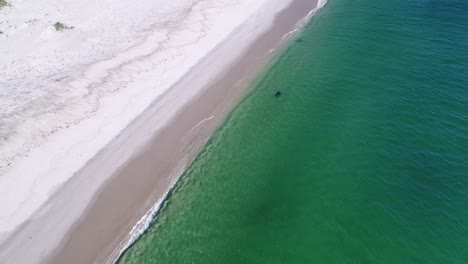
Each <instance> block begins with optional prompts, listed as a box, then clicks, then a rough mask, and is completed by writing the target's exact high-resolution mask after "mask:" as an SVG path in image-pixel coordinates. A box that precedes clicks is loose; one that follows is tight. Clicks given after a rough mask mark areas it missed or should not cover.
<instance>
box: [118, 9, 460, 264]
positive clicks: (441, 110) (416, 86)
mask: <svg viewBox="0 0 468 264" xmlns="http://www.w3.org/2000/svg"><path fill="white" fill-rule="evenodd" d="M467 18H468V2H466V1H462V0H438V1H434V0H416V1H415V0H395V1H386V0H374V1H371V0H355V1H347V0H330V1H329V3H328V4H327V6H326V7H325V8H324V9H322V10H321V11H320V12H319V14H318V15H317V16H316V17H315V18H314V19H313V21H312V22H311V23H310V24H309V25H308V26H307V27H306V28H305V29H304V30H303V32H302V33H301V34H300V35H299V36H297V39H296V40H299V39H300V41H296V40H293V41H291V43H290V45H289V46H288V47H287V48H286V49H285V50H284V52H283V53H282V54H281V55H280V56H279V57H278V58H277V59H276V60H275V62H274V63H273V64H272V65H271V67H270V68H269V69H268V71H266V72H265V73H264V74H263V75H262V76H261V77H260V78H259V79H258V80H257V82H256V83H255V84H254V85H253V87H252V90H251V92H250V93H249V95H248V96H247V97H246V98H245V100H244V101H243V102H242V103H241V104H240V105H239V106H238V107H237V108H236V109H235V111H234V112H233V113H232V114H231V116H230V118H229V119H228V120H227V121H226V122H225V124H224V125H223V126H222V127H221V128H220V129H219V130H218V132H217V133H216V134H215V135H214V136H213V137H212V139H211V140H210V142H209V144H208V145H207V146H206V147H205V149H204V150H203V151H202V153H201V154H200V155H199V157H198V158H197V159H196V161H195V162H194V163H193V164H192V166H191V167H190V169H189V170H188V171H187V172H186V173H185V174H184V176H183V177H182V179H181V181H180V182H179V183H178V184H177V186H176V188H175V189H174V190H173V191H172V192H171V194H170V196H169V198H168V200H167V201H166V202H165V203H164V206H163V209H162V210H161V212H160V214H159V215H158V216H157V217H156V219H155V221H154V222H153V224H152V225H151V227H150V228H149V229H148V231H147V232H146V233H145V235H144V236H143V237H142V238H140V239H139V240H138V242H137V243H135V244H134V245H133V246H132V247H131V248H130V249H129V250H128V251H127V252H126V254H125V255H124V256H123V258H122V259H121V260H120V261H119V263H466V261H468V108H467V105H468V91H466V89H467V88H468V82H467V81H466V77H467V76H468V46H467V45H468V44H467V43H468V23H467V22H466V19H467ZM276 90H281V92H282V95H281V96H280V97H274V96H273V95H274V93H275V92H276Z"/></svg>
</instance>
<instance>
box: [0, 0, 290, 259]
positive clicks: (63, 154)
mask: <svg viewBox="0 0 468 264" xmlns="http://www.w3.org/2000/svg"><path fill="white" fill-rule="evenodd" d="M291 2H292V0H255V1H252V0H205V1H200V0H173V1H165V0H142V1H138V3H135V2H128V1H127V2H125V1H118V0H94V1H91V0H84V1H71V0H62V1H59V0H44V1H38V0H29V1H25V0H11V1H9V3H10V4H11V6H9V7H4V8H2V9H1V10H0V31H1V32H2V34H0V54H1V56H0V72H1V74H0V103H1V105H2V108H1V110H0V140H1V141H0V207H1V210H0V260H2V261H0V262H1V263H38V262H41V261H42V260H43V259H44V258H45V257H47V256H48V255H49V254H50V252H51V251H52V250H54V249H55V248H57V246H58V244H59V243H60V241H61V240H62V239H63V236H64V235H65V234H66V232H67V230H69V229H70V228H71V227H72V225H73V224H74V222H75V221H76V220H77V219H78V218H79V217H80V216H81V215H82V214H83V212H84V211H85V209H86V206H87V205H88V204H89V202H90V201H91V199H92V198H93V196H94V195H95V194H96V192H97V191H98V190H99V188H100V187H101V186H102V185H103V184H104V183H106V182H107V181H108V180H109V178H110V177H111V175H112V174H113V173H114V172H115V171H116V170H117V169H118V168H120V167H121V166H122V165H123V164H124V163H125V162H126V161H128V160H129V159H130V158H132V157H133V156H134V155H136V154H137V153H139V152H140V151H141V150H142V149H143V148H144V146H145V144H146V143H147V142H148V140H149V138H150V137H151V136H153V135H154V134H155V133H157V132H158V130H160V129H161V128H163V127H164V126H166V125H167V124H168V123H170V122H171V119H172V118H173V117H174V116H175V115H176V114H177V113H178V111H179V110H180V109H181V108H182V107H183V106H184V105H186V104H187V103H188V102H189V101H190V100H192V99H193V98H195V97H196V96H197V95H198V94H199V93H200V91H202V90H203V89H204V87H205V86H206V85H207V84H209V83H210V82H212V81H214V80H216V78H217V77H218V76H219V75H220V74H221V73H223V72H224V71H226V69H227V67H228V66H229V65H231V64H232V63H234V61H236V59H237V58H239V56H241V55H242V54H243V52H244V51H245V50H246V49H247V48H248V47H249V45H250V44H252V43H253V42H254V41H255V39H256V38H258V37H259V36H260V35H261V34H262V33H263V32H265V31H266V30H268V28H269V27H270V26H271V25H272V23H273V21H274V19H275V16H276V14H278V12H279V11H281V10H283V9H285V8H286V7H288V5H289V4H291ZM55 22H61V23H64V24H65V25H66V26H67V27H69V28H65V29H63V30H60V31H56V30H55V29H54V23H55ZM169 91H170V92H169ZM212 118H214V116H213V115H211V114H210V115H207V116H203V118H200V119H199V120H198V123H197V124H196V125H197V126H198V125H199V124H202V123H205V122H210V120H211V119H212ZM193 129H196V127H192V129H190V130H189V131H188V132H192V131H193ZM184 162H185V163H184V164H185V165H186V163H188V162H190V160H187V161H184ZM178 173H180V172H178ZM65 185H67V189H66V190H65V189H64V186H65ZM164 190H165V191H163V193H165V192H167V187H166V188H165V189H164ZM160 198H161V197H159V199H160ZM149 207H151V206H149Z"/></svg>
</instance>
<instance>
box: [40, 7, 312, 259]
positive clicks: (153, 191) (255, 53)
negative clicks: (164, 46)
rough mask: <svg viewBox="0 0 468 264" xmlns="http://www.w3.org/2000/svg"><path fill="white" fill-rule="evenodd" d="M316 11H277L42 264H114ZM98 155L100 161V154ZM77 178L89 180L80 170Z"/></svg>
mask: <svg viewBox="0 0 468 264" xmlns="http://www.w3.org/2000/svg"><path fill="white" fill-rule="evenodd" d="M316 5H317V1H316V0H311V1H307V0H295V1H294V2H293V4H291V5H290V6H289V7H288V8H287V9H285V10H283V11H281V12H280V13H279V14H278V15H277V17H276V19H275V22H274V25H273V26H272V27H271V28H270V29H269V30H268V31H267V32H266V33H264V34H263V35H261V37H260V38H258V39H257V40H256V41H255V42H254V44H252V45H251V46H250V47H249V48H248V49H247V50H246V51H245V53H243V55H242V56H240V57H239V58H237V60H236V62H235V63H234V64H232V65H231V66H230V67H229V68H228V70H227V71H224V73H223V74H222V75H220V76H219V77H218V79H217V80H216V81H214V82H211V83H209V85H206V87H205V88H204V89H203V91H202V92H201V93H199V94H198V95H196V96H195V97H194V98H193V99H192V100H191V101H190V102H189V103H188V104H186V105H185V106H184V107H183V108H182V109H180V110H179V111H178V112H177V114H176V115H175V117H174V118H172V119H171V121H170V122H169V123H168V124H167V125H166V126H165V127H163V128H162V129H160V130H158V131H157V132H156V133H154V135H152V136H151V140H150V141H149V142H146V143H145V147H144V148H143V150H142V151H140V152H139V153H135V155H133V157H132V158H131V159H130V160H129V161H127V162H125V164H124V165H123V166H122V167H120V168H119V169H118V170H116V171H115V172H114V173H113V176H111V178H110V180H109V181H108V182H106V183H105V184H104V186H103V187H102V188H100V190H99V191H98V192H97V193H96V194H95V195H94V197H93V199H92V202H91V203H90V204H89V205H88V206H87V209H86V211H85V213H84V214H83V215H82V216H81V217H80V219H79V220H78V221H77V222H76V223H75V224H74V225H73V227H72V228H71V229H70V230H69V232H68V233H67V234H66V236H65V237H64V238H63V240H62V241H61V242H60V245H61V246H60V247H59V248H57V249H56V250H55V251H54V252H53V254H51V255H49V257H48V258H47V259H46V262H47V263H68V264H73V263H80V264H82V263H112V262H113V261H114V259H115V257H116V256H117V254H118V252H120V249H121V248H122V246H123V245H124V244H125V240H127V239H128V238H129V237H128V234H129V232H130V231H131V230H132V228H133V226H134V225H135V223H137V222H138V220H140V219H141V218H142V216H143V215H145V213H147V212H148V210H149V209H150V208H151V207H152V206H153V205H154V204H155V203H157V202H158V201H159V200H161V199H162V198H163V197H164V196H165V195H166V193H167V191H168V190H169V188H170V187H171V186H172V185H173V183H174V182H175V181H176V180H177V179H178V177H179V176H180V175H181V174H182V173H183V171H184V169H185V168H186V167H187V166H188V165H189V164H190V162H191V161H192V160H193V158H194V157H195V156H196V155H197V153H198V152H199V151H200V150H201V149H202V148H203V146H204V145H205V142H206V141H207V139H208V138H209V137H210V135H212V134H213V132H214V131H215V130H216V129H217V127H218V126H219V125H220V124H221V123H222V121H223V120H224V119H225V118H226V116H227V115H228V113H229V111H230V110H231V109H232V108H233V106H235V105H236V104H237V103H238V102H239V100H240V99H241V97H242V95H244V94H245V92H246V89H247V87H248V86H249V84H250V83H251V82H252V80H253V79H254V78H255V76H257V74H258V73H260V72H261V70H262V69H263V68H264V67H265V65H267V63H268V62H269V61H270V60H271V59H272V58H273V56H274V54H275V52H271V51H272V50H273V49H278V48H279V47H280V45H281V44H284V40H283V36H284V35H285V34H287V33H289V32H291V31H292V30H293V29H294V28H295V27H296V25H297V23H298V22H299V21H301V20H302V19H303V18H304V17H305V16H306V15H307V14H308V13H309V12H310V11H311V10H312V9H314V8H315V7H316ZM222 48H223V47H222V46H221V47H219V48H218V50H217V51H214V52H213V54H211V55H209V56H208V57H207V58H206V59H205V60H204V61H203V62H202V63H201V65H200V66H197V67H195V68H194V69H193V70H192V71H191V72H190V73H189V74H188V75H187V76H185V77H184V79H183V80H181V81H180V82H179V83H178V84H177V85H176V86H175V87H173V88H172V89H171V90H170V91H168V92H167V94H165V95H163V96H162V98H161V99H160V100H158V101H157V102H155V103H154V104H153V106H152V107H151V108H152V110H149V111H150V113H152V114H149V115H146V117H144V118H139V120H136V121H135V122H137V123H138V122H139V123H141V124H145V122H152V121H151V118H152V117H154V116H155V115H156V114H157V112H158V109H159V108H161V107H167V104H169V103H170V102H171V101H172V100H177V96H179V94H180V92H181V90H183V88H184V87H185V86H186V85H190V83H191V79H192V78H194V76H197V75H203V74H204V72H206V71H210V65H211V64H212V60H219V59H222V58H220V57H219V55H220V52H221V50H220V49H222ZM221 54H222V53H221ZM203 64H204V65H203ZM211 66H212V65H211ZM266 96H273V95H266ZM142 126H143V125H142ZM139 127H141V126H138V124H137V125H135V126H134V129H139ZM148 133H152V132H151V131H148ZM131 137H132V131H126V134H123V135H122V136H121V137H119V139H118V140H116V141H115V142H113V143H112V145H118V144H121V143H122V142H125V140H131ZM109 148H112V146H110V147H109ZM99 155H105V150H103V153H100V154H99ZM119 155H120V154H119V153H115V152H114V153H112V154H111V156H113V157H114V158H115V156H117V157H118V156H119ZM122 157H123V155H122ZM101 162H102V159H99V158H95V159H93V160H92V161H91V162H90V164H89V165H87V166H86V168H84V169H83V170H88V173H89V172H92V171H93V169H95V168H98V167H99V166H100V163H101ZM81 173H82V174H83V175H90V174H88V173H85V172H83V171H82V172H81ZM91 175H92V174H91ZM79 176H80V175H78V177H77V178H79ZM80 181H92V178H88V179H74V180H72V181H71V182H70V183H68V184H67V185H66V186H65V187H64V191H66V190H67V188H68V189H70V190H72V189H73V188H74V187H76V186H75V185H77V184H80V183H79V182H80ZM83 202H84V201H83ZM123 241H124V242H123Z"/></svg>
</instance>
